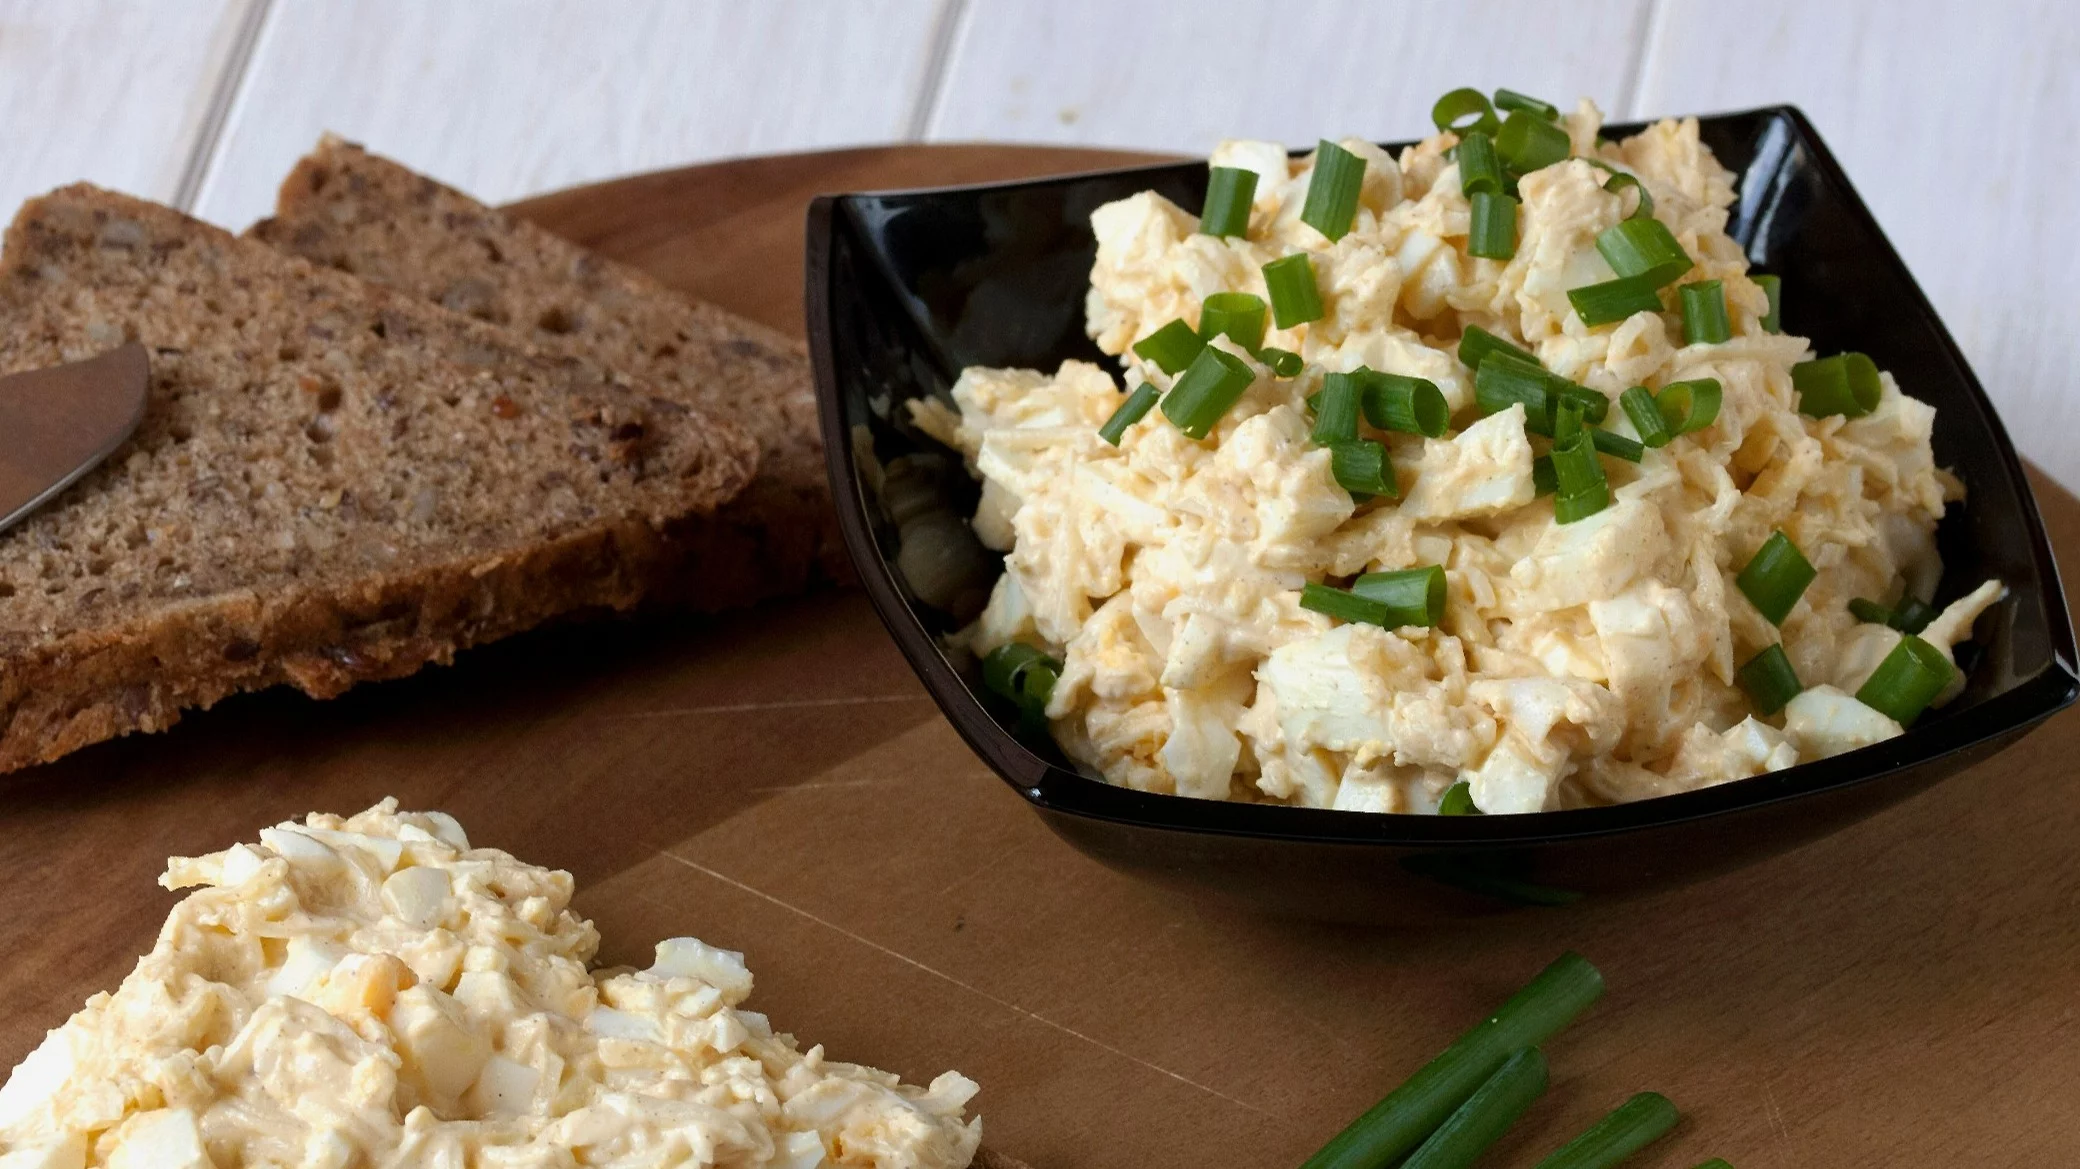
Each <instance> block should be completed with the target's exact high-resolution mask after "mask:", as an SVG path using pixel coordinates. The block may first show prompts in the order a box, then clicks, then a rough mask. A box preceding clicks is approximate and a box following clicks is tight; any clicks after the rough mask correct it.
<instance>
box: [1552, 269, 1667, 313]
mask: <svg viewBox="0 0 2080 1169" xmlns="http://www.w3.org/2000/svg"><path fill="white" fill-rule="evenodd" d="M1664 283H1666V281H1663V280H1661V279H1660V277H1659V276H1658V275H1656V274H1654V273H1648V274H1646V275H1644V276H1620V277H1618V278H1617V279H1615V280H1606V281H1604V282H1602V283H1601V284H1584V285H1582V286H1581V287H1580V288H1570V289H1568V290H1567V303H1569V304H1571V305H1573V306H1574V312H1575V315H1576V316H1578V317H1580V318H1582V323H1583V324H1585V325H1591V326H1594V325H1608V324H1610V323H1612V322H1613V321H1622V320H1624V319H1625V318H1627V317H1629V316H1632V315H1633V314H1634V313H1658V312H1660V311H1661V286H1662V284H1664Z"/></svg>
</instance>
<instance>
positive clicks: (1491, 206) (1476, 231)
mask: <svg viewBox="0 0 2080 1169" xmlns="http://www.w3.org/2000/svg"><path fill="white" fill-rule="evenodd" d="M1467 203H1468V205H1469V206H1470V207H1472V208H1473V220H1472V226H1471V228H1470V229H1469V230H1468V232H1467V234H1466V254H1467V255H1469V256H1479V257H1480V258H1482V259H1484V260H1507V259H1509V258H1511V257H1513V256H1515V255H1516V254H1517V201H1516V200H1515V199H1512V198H1510V197H1509V196H1508V195H1503V194H1498V193H1496V192H1493V191H1475V192H1474V193H1473V194H1472V195H1470V196H1468V197H1467Z"/></svg>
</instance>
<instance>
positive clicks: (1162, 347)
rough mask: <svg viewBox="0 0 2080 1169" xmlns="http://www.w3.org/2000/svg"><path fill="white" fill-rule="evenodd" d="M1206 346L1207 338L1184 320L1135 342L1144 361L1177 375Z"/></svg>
mask: <svg viewBox="0 0 2080 1169" xmlns="http://www.w3.org/2000/svg"><path fill="white" fill-rule="evenodd" d="M1205 347H1206V339H1205V338H1204V337H1201V336H1199V334H1197V333H1195V332H1193V331H1192V327H1191V326H1190V325H1187V324H1185V323H1184V322H1183V321H1181V320H1180V321H1172V322H1170V323H1169V324H1167V325H1164V326H1163V327H1162V328H1160V329H1157V330H1156V331H1155V332H1153V333H1150V334H1149V335H1148V336H1146V337H1143V338H1142V339H1141V340H1139V341H1136V342H1134V353H1135V355H1136V356H1138V357H1140V358H1141V359H1142V360H1144V361H1151V362H1154V363H1155V367H1156V368H1157V369H1160V370H1162V371H1163V372H1164V373H1167V374H1171V375H1173V376H1175V375H1176V374H1179V373H1182V372H1184V367H1185V366H1188V365H1190V364H1191V363H1192V358H1194V357H1197V356H1199V350H1201V349H1204V348H1205Z"/></svg>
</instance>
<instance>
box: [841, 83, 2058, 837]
mask: <svg viewBox="0 0 2080 1169" xmlns="http://www.w3.org/2000/svg"><path fill="white" fill-rule="evenodd" d="M1697 117H1698V120H1699V121H1700V122H1711V121H1716V120H1720V119H1732V118H1765V117H1778V118H1783V119H1785V120H1788V121H1789V122H1790V123H1791V124H1792V126H1793V127H1794V129H1795V130H1796V131H1797V135H1798V138H1799V140H1800V141H1801V142H1802V143H1803V144H1804V145H1806V146H1808V147H1810V155H1811V158H1810V161H1811V163H1812V164H1813V165H1815V166H1817V167H1818V168H1819V169H1820V170H1821V171H1822V172H1823V174H1824V176H1825V178H1826V179H1827V181H1829V182H1830V183H1834V184H1838V185H1839V186H1840V188H1841V189H1842V190H1843V191H1845V192H1846V193H1847V194H1848V196H1849V198H1848V201H1847V202H1848V204H1849V207H1848V210H1849V213H1850V214H1851V215H1853V216H1854V217H1855V218H1856V220H1858V221H1859V223H1860V225H1861V226H1862V227H1863V228H1864V229H1865V230H1866V231H1868V232H1869V234H1870V236H1871V238H1872V239H1873V240H1875V242H1876V247H1877V250H1878V253H1879V258H1880V259H1881V260H1882V261H1884V262H1887V263H1889V264H1890V265H1891V266H1892V268H1893V269H1894V270H1895V271H1896V272H1898V273H1899V274H1900V275H1902V276H1904V277H1905V279H1904V281H1903V282H1902V283H1903V294H1904V295H1905V296H1906V297H1907V298H1908V304H1909V306H1910V307H1911V308H1913V309H1915V310H1917V311H1918V313H1919V316H1920V319H1921V321H1922V322H1923V323H1924V324H1925V325H1926V326H1927V327H1929V328H1930V329H1931V330H1932V331H1933V336H1934V339H1935V340H1936V342H1937V344H1938V345H1939V347H1940V348H1941V349H1942V350H1943V351H1944V353H1945V354H1946V355H1947V356H1948V357H1949V358H1950V360H1951V361H1953V362H1954V363H1955V365H1956V367H1957V369H1958V370H1959V371H1960V372H1961V373H1962V375H1963V383H1964V389H1965V391H1966V393H1967V395H1968V397H1969V399H1970V400H1971V402H1972V404H1973V406H1974V407H1975V409H1976V413H1977V414H1978V415H1979V417H1980V423H1981V425H1982V426H1983V427H1984V428H1985V430H1986V433H1987V434H1988V436H1989V437H1990V438H1991V439H1992V442H1993V446H1994V453H1995V454H1996V456H1997V457H1998V460H1999V465H2000V467H2001V469H2002V471H2003V473H2004V474H2005V475H2006V477H2007V478H2008V480H2009V481H2010V482H2011V483H2012V484H2013V485H2014V487H2015V488H2016V490H2017V493H2018V495H2019V497H2020V498H2021V499H2022V501H2023V504H2024V507H2023V513H2024V514H2023V515H2022V516H2021V519H2022V521H2023V526H2024V529H2025V531H2026V533H2027V538H2028V543H2029V555H2030V558H2031V560H2032V561H2033V562H2034V564H2035V566H2036V569H2037V572H2038V576H2039V579H2040V580H2041V581H2042V582H2043V592H2044V610H2045V618H2046V623H2045V624H2046V628H2045V632H2046V635H2047V638H2048V640H2049V642H2050V646H2049V649H2050V654H2049V658H2048V660H2047V661H2046V663H2045V665H2044V667H2043V668H2042V669H2040V670H2038V671H2037V672H2036V673H2035V674H2034V675H2031V676H2029V677H2028V678H2026V679H2023V680H2022V681H2020V682H2018V683H2017V684H2016V685H2015V686H2014V687H2013V688H2011V689H2009V690H2008V691H2007V692H2005V693H2003V694H2000V695H1997V696H1995V697H1993V698H1991V699H1988V700H1987V701H1985V702H1983V703H1981V704H1980V705H1979V706H1978V707H1976V708H1974V709H1973V710H1972V711H1971V712H1970V717H1968V718H1959V719H1950V720H1946V721H1940V722H1937V723H1935V724H1933V725H1931V726H1928V727H1923V728H1918V729H1909V730H1908V731H1907V732H1906V733H1905V734H1903V735H1901V736H1899V737H1898V738H1896V739H1889V740H1886V741H1884V742H1881V743H1875V744H1872V745H1871V746H1868V747H1864V748H1861V749H1859V750H1856V751H1851V752H1847V753H1845V754H1842V755H1837V756H1834V757H1832V758H1828V759H1822V760H1816V761H1814V762H1812V763H1805V764H1799V765H1796V766H1793V767H1789V768H1786V769H1785V770H1783V771H1776V772H1768V773H1765V774H1763V775H1758V776H1751V777H1748V778H1746V779H1740V780H1734V781H1730V782H1726V783H1721V784H1715V785H1712V786H1710V787H1704V788H1698V789H1694V790H1691V791H1687V792H1678V793H1674V794H1671V795H1666V796H1656V797H1652V798H1649V799H1643V800H1636V801H1633V802H1631V803H1625V804H1614V805H1609V806H1603V807H1589V808H1570V809H1561V810H1555V811H1546V812H1534V813H1524V814H1517V815H1490V816H1463V817H1461V816H1433V815H1421V814H1416V813H1391V812H1388V813H1383V812H1359V811H1339V810H1334V809H1327V808H1306V807H1296V806H1292V805H1284V804H1252V803H1238V802H1233V801H1227V800H1202V799H1193V798H1190V797H1184V796H1176V795H1167V794H1162V793H1156V792H1144V791H1138V790H1135V789H1132V788H1125V787H1117V786H1114V785H1112V784H1109V783H1106V782H1104V781H1103V780H1099V779H1094V778H1091V777H1089V776H1085V775H1082V774H1079V773H1077V772H1074V771H1070V770H1067V769H1065V768H1062V767H1058V766H1056V765H1054V764H1051V763H1049V762H1048V761H1046V760H1045V759H1043V758H1041V757H1040V756H1039V755H1037V754H1035V753H1033V752H1032V751H1031V750H1029V749H1028V748H1027V747H1026V746H1025V745H1024V744H1023V743H1021V742H1019V741H1018V739H1017V738H1016V737H1015V736H1013V735H1012V734H1011V733H1010V732H1008V731H1006V730H1005V729H1004V728H1003V727H1002V726H1001V725H999V724H998V722H997V720H996V719H995V717H994V716H992V715H991V714H990V712H989V711H988V710H987V709H986V708H985V707H984V706H983V704H982V701H981V699H980V698H979V697H978V696H977V695H976V693H975V692H974V691H973V689H971V688H970V687H969V685H968V683H967V681H966V680H965V679H963V678H962V677H961V676H960V675H959V674H958V673H957V672H955V670H954V669H953V668H952V666H951V664H950V663H949V662H948V661H947V659H946V657H945V656H944V655H943V654H942V653H941V651H940V650H939V648H938V645H937V643H936V640H935V639H934V638H933V636H932V634H931V632H930V630H928V629H927V628H925V627H924V625H923V624H922V623H921V622H919V621H918V620H917V617H916V615H915V613H914V612H913V610H912V609H911V607H910V604H909V602H908V601H907V600H905V599H904V597H903V595H902V592H901V589H900V588H899V587H898V585H897V583H896V581H895V579H894V576H893V570H892V567H891V565H890V564H889V562H888V561H887V560H886V558H884V557H883V555H882V553H881V550H880V547H879V544H878V542H877V541H876V539H875V535H874V532H873V530H872V522H871V520H870V519H869V518H868V515H867V501H866V500H865V499H864V497H863V496H862V493H861V491H860V487H859V485H860V482H861V481H860V479H859V475H858V468H857V465H856V462H855V459H854V457H853V449H852V440H851V435H850V433H849V430H848V427H847V425H846V422H845V420H844V419H843V418H842V417H841V411H840V408H839V406H840V403H839V400H838V395H839V385H838V378H837V369H836V354H835V352H834V339H833V335H832V328H831V320H832V315H831V314H832V311H833V309H834V305H835V302H834V300H833V292H834V289H833V287H832V275H833V270H832V265H831V262H830V261H831V249H832V246H833V242H834V238H835V232H836V220H837V217H838V215H839V214H840V213H841V212H842V210H843V209H844V208H845V207H847V206H848V204H850V203H851V202H852V201H854V200H859V199H879V198H889V197H928V196H934V195H950V194H970V195H973V194H984V193H990V192H998V191H1018V190H1033V189H1038V188H1044V187H1049V186H1059V185H1066V184H1073V183H1078V182H1084V181H1088V180H1091V179H1093V178H1109V177H1131V176H1133V175H1136V174H1143V173H1154V172H1159V171H1167V170H1170V169H1173V168H1175V167H1177V166H1179V165H1186V164H1190V163H1192V162H1194V161H1195V160H1194V159H1193V158H1192V157H1191V156H1179V157H1177V158H1175V159H1172V160H1170V161H1152V162H1149V163H1146V164H1139V165H1134V166H1124V167H1100V168H1094V169H1090V170H1083V171H1075V172H1069V173H1063V174H1056V175H1047V176H1042V177H1039V178H1030V179H1017V180H1010V181H999V182H980V183H961V184H954V185H949V186H937V187H908V188H899V189H890V190H878V191H857V192H845V193H835V194H825V195H818V196H815V197H814V198H813V199H811V201H810V204H809V209H808V215H807V224H806V242H807V251H806V254H805V264H804V281H805V287H804V311H805V317H806V324H807V330H808V341H809V344H808V348H809V356H810V364H811V367H812V372H813V375H814V378H815V388H816V398H817V405H818V417H819V422H820V426H821V431H822V437H823V445H824V459H825V463H826V467H827V470H828V473H829V476H830V479H831V484H832V492H833V497H834V499H833V502H834V503H835V504H836V505H837V511H838V521H839V524H838V526H839V529H840V533H841V535H842V537H843V539H844V541H845V546H846V550H847V552H848V553H849V554H850V555H851V557H852V560H853V563H854V565H855V567H856V568H857V569H858V572H859V577H860V583H861V585H862V587H863V588H864V589H865V590H866V592H867V595H868V598H869V600H870V601H871V603H872V605H873V608H874V611H875V614H876V615H877V616H878V617H879V618H880V620H881V622H882V624H883V626H885V627H886V628H887V629H888V631H889V634H890V636H891V637H892V638H894V640H895V642H896V645H897V648H898V649H899V650H901V652H902V653H903V656H904V658H905V659H906V660H908V661H909V663H910V666H911V669H912V670H913V671H914V672H915V673H916V674H917V675H918V677H919V680H920V681H922V682H923V683H924V686H925V689H926V690H927V692H929V693H930V694H931V696H932V699H933V701H934V702H935V703H936V704H937V705H938V707H939V709H940V711H941V713H943V714H944V715H945V716H946V718H947V720H948V721H949V722H951V723H952V724H953V726H954V729H955V731H956V732H958V733H959V734H960V736H961V738H962V740H963V741H964V742H966V743H967V745H968V747H969V748H970V749H971V750H973V751H974V752H975V753H976V754H977V755H978V756H980V757H981V759H982V760H983V761H984V762H985V763H987V764H988V765H989V766H990V769H991V770H992V771H994V772H996V774H997V776H998V778H1000V779H1002V780H1003V781H1004V782H1005V783H1006V784H1008V785H1010V786H1011V787H1012V788H1013V789H1014V790H1016V791H1017V792H1018V793H1019V795H1020V796H1021V797H1023V798H1024V799H1025V800H1026V801H1027V802H1028V803H1030V804H1032V805H1033V806H1034V807H1035V808H1036V809H1039V810H1041V811H1043V812H1047V813H1058V814H1066V815H1070V816H1074V817H1079V818H1086V819H1094V820H1101V821H1108V822H1112V823H1119V824H1130V825H1134V826H1136V827H1140V828H1151V829H1158V830H1169V831H1173V832H1180V833H1190V834H1200V835H1205V834H1212V835H1221V836H1233V837H1248V838H1255V839H1261V840H1292V841H1307V842H1310V843H1331V844H1336V843H1342V844H1349V845H1353V846H1363V845H1393V846H1401V847H1407V846H1414V847H1434V848H1439V849H1461V848H1467V847H1471V848H1483V847H1487V848H1500V847H1522V846H1531V845H1542V844H1552V843H1557V842H1563V841H1580V840H1589V839H1594V838H1598V837H1606V836H1613V835H1619V834H1626V833H1632V832H1638V831H1642V830H1645V829H1650V828H1656V827H1661V826H1665V825H1673V824H1679V823H1688V822H1694V821H1698V820H1707V819H1714V818H1718V817H1724V816H1730V815H1733V814H1736V813H1740V812H1745V811H1750V810H1754V809H1759V808H1764V807H1768V806H1771V805H1777V804H1782V803H1785V802H1787V801H1792V800H1798V799H1802V798H1805V797H1807V796H1812V795H1816V794H1819V793H1822V792H1828V791H1836V790H1845V789H1850V788H1856V787H1861V786H1864V785H1866V784H1871V783H1876V782H1879V781H1881V780H1884V779H1888V778H1893V777H1896V776H1898V775H1901V774H1902V773H1904V772H1907V771H1909V770H1911V769H1916V768H1919V767H1922V766H1925V765H1927V764H1932V763H1937V762H1940V761H1942V760H1944V759H1946V758H1949V757H1951V756H1954V755H1957V754H1960V753H1963V752H1967V751H1970V750H1972V749H1974V748H1976V747H1980V746H1983V745H1986V744H1988V743H1991V742H1994V741H1996V740H2000V739H2002V738H2004V737H2009V736H2019V735H2020V734H2022V733H2024V732H2026V731H2027V730H2029V729H2030V728H2032V727H2034V726H2036V725H2037V724H2039V723H2041V722H2043V721H2044V720H2045V719H2048V718H2049V717H2051V716H2052V715H2053V714H2056V713H2058V712H2059V711H2060V710H2063V709H2065V708H2066V707H2068V706H2070V705H2072V704H2073V702H2074V700H2075V698H2076V697H2080V668H2076V665H2075V663H2076V660H2080V651H2076V649H2075V646H2074V633H2073V625H2072V619H2071V615H2070V613H2069V610H2068V607H2067V604H2066V599H2065V591H2064V588H2063V585H2062V583H2061V581H2060V578H2059V572H2058V563H2057V560H2056V558H2055V557H2054V555H2053V553H2052V550H2051V544H2050V538H2049V535H2048V533H2047V532H2046V530H2045V527H2044V521H2043V515H2042V512H2041V510H2040V509H2039V508H2038V506H2037V502H2036V495H2035V492H2034V490H2033V489H2032V488H2031V486H2030V482H2029V478H2028V475H2027V473H2026V472H2025V471H2024V469H2023V464H2022V460H2021V457H2020V456H2019V455H2018V454H2017V453H2016V450H2015V445H2014V443H2013V441H2012V440H2011V439H2010V438H2009V436H2008V432H2007V428H2006V427H2005V426H2004V425H2003V424H2002V422H2001V419H2000V415H1999V413H1998V412H1997V411H1996V410H1995V409H1994V407H1993V403H1992V401H1991V399H1989V398H1988V397H1987V395H1986V390H1985V387H1984V386H1983V385H1982V384H1981V383H1980V381H1979V377H1978V374H1977V373H1976V372H1975V371H1974V370H1973V369H1972V367H1971V364H1970V362H1968V361H1967V360H1966V359H1965V356H1964V353H1963V351H1962V350H1961V349H1959V348H1958V345H1957V342H1956V340H1955V338H1954V337H1952V335H1951V333H1950V330H1949V328H1948V326H1947V325H1945V324H1944V322H1943V320H1942V318H1941V316H1940V315H1938V314H1937V312H1936V310H1935V306H1934V305H1933V304H1932V303H1930V301H1929V299H1928V297H1927V294H1926V293H1925V292H1923V290H1922V288H1921V285H1920V283H1919V282H1918V281H1916V280H1915V279H1914V277H1913V274H1912V272H1911V271H1910V270H1909V269H1908V268H1907V266H1906V263H1905V261H1904V260H1902V259H1901V258H1900V256H1899V253H1898V250H1897V249H1896V248H1895V247H1894V246H1893V244H1892V241H1891V239H1890V237H1888V236H1887V235H1886V234H1885V232H1884V229H1883V228H1882V227H1880V226H1879V224H1878V222H1877V219H1876V217H1875V216H1874V215H1873V214H1872V213H1871V211H1870V207H1869V205H1868V204H1867V203H1866V202H1865V201H1864V199H1863V197H1862V195H1861V194H1859V193H1858V192H1857V191H1856V188H1855V186H1854V185H1853V184H1852V183H1851V182H1850V181H1849V177H1848V175H1847V173H1846V172H1845V171H1843V169H1842V167H1841V165H1840V164H1839V162H1838V161H1837V160H1836V159H1835V157H1834V154H1833V152H1832V151H1831V150H1830V149H1829V148H1828V147H1827V145H1826V142H1825V141H1824V140H1823V139H1822V138H1821V136H1820V133H1819V131H1818V130H1817V129H1816V128H1815V127H1814V126H1813V124H1812V122H1811V121H1810V120H1809V119H1808V118H1807V117H1806V116H1805V114H1804V112H1803V111H1801V110H1800V109H1799V108H1798V107H1796V106H1794V105H1770V106H1758V107H1755V108H1752V109H1746V110H1736V111H1727V112H1722V113H1714V114H1704V115H1697ZM1642 125H1644V123H1619V124H1613V125H1610V126H1608V127H1606V129H1607V130H1609V131H1614V132H1618V133H1625V132H1633V131H1636V130H1637V129H1638V128H1640V127H1641V126H1642ZM1402 145H1404V144H1402V143H1392V144H1388V146H1387V149H1388V150H1390V151H1398V150H1399V149H1400V148H1401V146H1402Z"/></svg>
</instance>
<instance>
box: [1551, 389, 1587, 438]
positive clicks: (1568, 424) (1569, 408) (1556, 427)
mask: <svg viewBox="0 0 2080 1169" xmlns="http://www.w3.org/2000/svg"><path fill="white" fill-rule="evenodd" d="M1581 432H1582V404H1581V403H1580V402H1570V401H1568V400H1567V399H1565V398H1556V399H1554V401H1553V441H1554V442H1564V441H1566V440H1567V439H1570V438H1573V437H1574V436H1575V435H1577V434H1580V433H1581Z"/></svg>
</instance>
